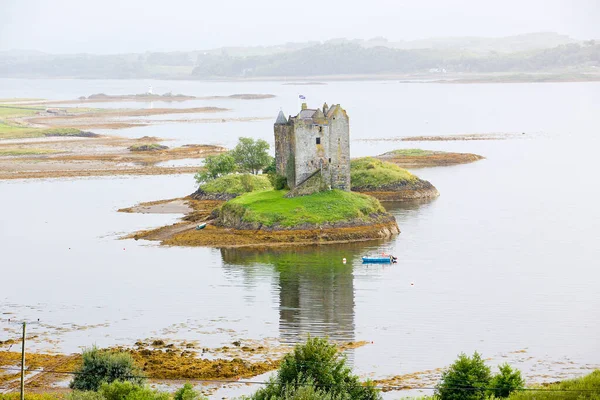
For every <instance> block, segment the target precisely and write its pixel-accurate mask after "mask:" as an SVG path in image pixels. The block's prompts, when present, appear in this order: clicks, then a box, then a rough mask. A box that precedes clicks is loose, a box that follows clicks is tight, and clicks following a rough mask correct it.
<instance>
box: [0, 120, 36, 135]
mask: <svg viewBox="0 0 600 400" xmlns="http://www.w3.org/2000/svg"><path fill="white" fill-rule="evenodd" d="M42 132H43V129H38V128H28V127H23V126H15V125H8V124H6V123H3V122H2V121H0V139H22V138H31V137H41V136H44V135H43V134H42Z"/></svg>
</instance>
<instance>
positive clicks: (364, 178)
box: [350, 157, 439, 201]
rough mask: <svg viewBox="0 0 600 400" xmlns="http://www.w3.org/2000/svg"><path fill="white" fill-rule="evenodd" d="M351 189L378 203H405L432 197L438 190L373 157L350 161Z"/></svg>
mask: <svg viewBox="0 0 600 400" xmlns="http://www.w3.org/2000/svg"><path fill="white" fill-rule="evenodd" d="M350 179H351V181H352V190H353V191H355V192H362V193H366V194H369V195H371V196H373V197H376V198H377V199H379V200H380V201H404V200H418V199H427V198H434V197H437V196H439V192H438V191H437V189H436V188H435V187H434V186H433V185H432V184H431V183H429V182H427V181H425V180H422V179H419V178H418V177H416V176H415V175H413V174H411V173H410V172H408V171H407V170H405V169H403V168H400V167H399V166H397V165H396V164H393V163H391V162H387V161H382V160H379V159H377V158H373V157H364V158H358V159H355V160H352V162H351V164H350Z"/></svg>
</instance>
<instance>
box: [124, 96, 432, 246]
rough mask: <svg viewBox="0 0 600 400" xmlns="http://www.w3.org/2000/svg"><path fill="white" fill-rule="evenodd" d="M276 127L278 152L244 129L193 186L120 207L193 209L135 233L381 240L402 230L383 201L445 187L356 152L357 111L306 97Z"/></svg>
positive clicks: (239, 242)
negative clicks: (314, 103)
mask: <svg viewBox="0 0 600 400" xmlns="http://www.w3.org/2000/svg"><path fill="white" fill-rule="evenodd" d="M274 134H275V158H272V157H270V156H269V155H268V153H267V150H268V148H269V145H268V144H267V143H266V142H265V141H264V140H256V141H255V140H253V139H250V138H240V141H239V143H238V145H237V146H236V147H235V148H234V149H233V150H231V151H229V152H227V153H222V154H219V155H216V156H209V157H207V158H206V160H205V168H204V169H203V170H202V171H200V172H198V173H197V174H196V180H197V182H198V183H199V188H198V190H197V191H196V192H195V193H193V194H192V195H190V196H188V197H186V198H183V199H174V200H168V201H164V202H153V203H147V204H141V205H138V206H136V207H133V208H129V209H124V210H120V211H126V212H165V210H173V212H181V213H184V214H186V216H185V217H184V218H183V221H181V222H179V223H177V224H174V225H171V226H165V227H161V228H158V229H153V230H148V231H142V232H137V233H134V234H132V235H129V236H127V237H128V238H134V239H148V240H159V241H161V243H162V244H164V245H176V246H212V247H247V246H261V247H262V246H281V245H309V244H325V243H341V242H354V241H365V240H373V239H382V238H389V237H392V236H393V235H396V234H398V233H400V229H399V228H398V225H397V223H396V220H395V218H394V217H393V216H392V215H391V214H389V213H387V212H386V211H385V209H384V208H383V206H382V205H381V203H380V202H379V200H382V201H401V200H414V199H426V198H434V197H436V196H438V195H439V193H438V191H437V190H436V189H435V187H433V185H431V184H430V183H429V182H427V181H424V180H421V179H419V178H418V177H416V176H415V175H413V174H411V173H410V172H408V171H406V170H404V169H402V168H400V167H398V166H397V165H395V164H392V163H389V162H384V161H381V160H378V159H375V158H370V157H369V158H363V159H357V160H352V161H351V160H350V140H349V118H348V115H347V113H346V111H345V110H344V109H343V108H342V107H341V106H340V105H339V104H336V105H333V106H331V107H329V106H327V104H325V105H323V108H322V109H309V108H308V107H307V106H306V104H303V106H302V109H301V110H300V112H299V113H298V115H296V116H295V117H292V116H290V117H287V118H286V117H285V115H284V114H283V112H280V113H279V115H278V117H277V120H276V122H275V124H274ZM261 171H262V172H263V173H262V174H259V173H260V172H261ZM240 172H241V173H240Z"/></svg>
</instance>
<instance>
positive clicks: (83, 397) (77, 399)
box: [65, 390, 106, 400]
mask: <svg viewBox="0 0 600 400" xmlns="http://www.w3.org/2000/svg"><path fill="white" fill-rule="evenodd" d="M65 400H106V399H105V398H104V396H102V394H100V393H98V392H91V391H81V390H74V391H72V392H71V393H69V394H68V395H67V396H66V398H65Z"/></svg>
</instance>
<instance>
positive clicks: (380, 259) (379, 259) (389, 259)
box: [362, 255, 398, 264]
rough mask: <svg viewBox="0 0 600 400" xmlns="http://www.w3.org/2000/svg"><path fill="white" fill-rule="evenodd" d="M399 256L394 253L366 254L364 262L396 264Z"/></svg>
mask: <svg viewBox="0 0 600 400" xmlns="http://www.w3.org/2000/svg"><path fill="white" fill-rule="evenodd" d="M397 260H398V258H396V257H394V256H392V255H389V256H388V255H383V256H365V257H363V258H362V261H363V264H395V263H396V262H397Z"/></svg>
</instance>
